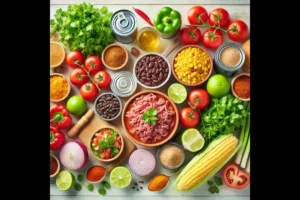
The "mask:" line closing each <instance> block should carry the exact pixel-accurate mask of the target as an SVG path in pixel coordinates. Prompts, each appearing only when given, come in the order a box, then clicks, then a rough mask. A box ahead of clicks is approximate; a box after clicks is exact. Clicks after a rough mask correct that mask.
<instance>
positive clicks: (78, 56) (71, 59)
mask: <svg viewBox="0 0 300 200" xmlns="http://www.w3.org/2000/svg"><path fill="white" fill-rule="evenodd" d="M66 62H67V65H69V66H70V67H72V68H77V67H80V66H78V65H82V64H83V63H84V56H83V54H82V53H81V52H80V51H71V52H70V53H68V55H67V57H66ZM75 63H77V64H75Z"/></svg>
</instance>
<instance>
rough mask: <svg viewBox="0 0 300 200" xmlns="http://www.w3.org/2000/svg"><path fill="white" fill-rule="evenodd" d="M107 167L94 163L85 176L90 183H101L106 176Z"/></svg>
mask: <svg viewBox="0 0 300 200" xmlns="http://www.w3.org/2000/svg"><path fill="white" fill-rule="evenodd" d="M105 174H106V171H105V168H104V167H102V166H100V165H93V166H91V167H90V168H88V170H87V171H86V173H85V178H86V180H87V181H88V182H90V183H99V182H100V181H101V180H102V179H103V178H104V177H105Z"/></svg>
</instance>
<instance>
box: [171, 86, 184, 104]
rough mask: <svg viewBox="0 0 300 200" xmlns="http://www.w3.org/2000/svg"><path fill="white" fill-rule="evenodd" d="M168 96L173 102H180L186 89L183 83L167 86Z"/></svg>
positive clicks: (182, 100)
mask: <svg viewBox="0 0 300 200" xmlns="http://www.w3.org/2000/svg"><path fill="white" fill-rule="evenodd" d="M168 96H169V97H170V98H171V99H172V101H174V103H177V104H180V103H182V102H184V100H185V99H186V97H187V91H186V89H185V87H184V86H183V85H181V84H179V83H173V84H172V85H170V87H169V88H168Z"/></svg>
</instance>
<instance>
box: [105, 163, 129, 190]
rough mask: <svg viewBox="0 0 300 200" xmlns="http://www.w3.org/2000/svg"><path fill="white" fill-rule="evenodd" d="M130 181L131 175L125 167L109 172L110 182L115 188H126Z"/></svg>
mask: <svg viewBox="0 0 300 200" xmlns="http://www.w3.org/2000/svg"><path fill="white" fill-rule="evenodd" d="M131 180H132V176H131V173H130V171H129V170H128V169H127V168H126V167H116V168H114V169H113V170H112V171H111V172H110V182H111V183H112V184H113V185H114V186H115V187H117V188H125V187H127V186H128V185H129V184H130V182H131Z"/></svg>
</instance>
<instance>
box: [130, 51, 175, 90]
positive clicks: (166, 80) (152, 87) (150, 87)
mask: <svg viewBox="0 0 300 200" xmlns="http://www.w3.org/2000/svg"><path fill="white" fill-rule="evenodd" d="M148 55H156V56H160V57H162V58H163V59H164V60H165V61H166V62H167V64H168V68H169V73H168V76H167V78H166V79H165V81H164V82H162V83H161V84H160V85H158V86H147V85H145V84H143V83H142V82H140V81H139V80H138V78H137V76H136V72H135V69H136V66H137V63H138V62H139V61H140V60H141V59H142V58H143V57H145V56H148ZM171 71H172V69H171V65H170V63H169V61H168V59H167V58H166V57H165V56H163V55H161V54H159V53H153V52H151V53H146V54H144V55H141V56H140V57H139V58H138V59H136V61H135V63H134V65H133V78H134V79H135V80H136V82H137V83H138V84H139V85H141V86H142V87H143V88H146V89H158V88H161V87H162V86H164V85H165V84H166V83H167V82H168V80H169V79H170V77H171V73H172V72H171Z"/></svg>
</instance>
